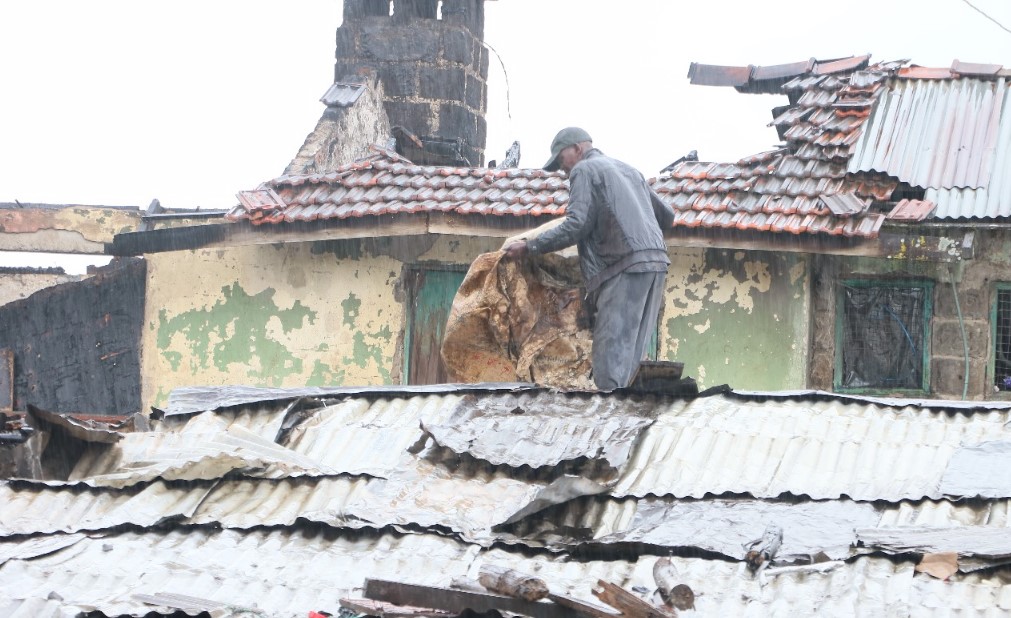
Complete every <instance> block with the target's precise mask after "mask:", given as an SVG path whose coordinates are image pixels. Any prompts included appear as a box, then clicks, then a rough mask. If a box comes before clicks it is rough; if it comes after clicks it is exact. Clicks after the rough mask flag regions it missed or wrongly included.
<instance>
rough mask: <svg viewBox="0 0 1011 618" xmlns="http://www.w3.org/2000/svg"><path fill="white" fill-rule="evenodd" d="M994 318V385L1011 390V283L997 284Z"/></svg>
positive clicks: (996, 387)
mask: <svg viewBox="0 0 1011 618" xmlns="http://www.w3.org/2000/svg"><path fill="white" fill-rule="evenodd" d="M992 315H993V318H992V320H991V323H992V328H993V386H994V390H996V391H1011V284H1006V283H1005V284H1001V285H999V286H997V295H996V299H995V301H994V307H993V314H992Z"/></svg>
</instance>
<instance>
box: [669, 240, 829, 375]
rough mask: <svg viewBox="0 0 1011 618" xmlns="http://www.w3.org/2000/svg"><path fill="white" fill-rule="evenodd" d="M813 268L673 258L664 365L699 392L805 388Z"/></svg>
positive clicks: (747, 254) (792, 260)
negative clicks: (670, 363) (678, 365)
mask: <svg viewBox="0 0 1011 618" xmlns="http://www.w3.org/2000/svg"><path fill="white" fill-rule="evenodd" d="M807 268H808V258H806V257H805V256H802V255H800V254H792V253H781V254H775V253H767V252H760V251H731V250H716V249H708V250H705V249H685V250H672V251H671V268H670V271H669V272H668V274H667V292H666V294H667V297H666V303H665V306H664V308H663V313H662V315H661V317H660V340H659V350H658V352H659V353H658V357H659V358H660V359H666V360H676V361H680V362H683V363H684V364H685V368H684V375H686V376H691V377H693V378H695V379H696V381H697V382H698V383H699V387H700V388H708V387H710V386H716V385H719V384H729V385H730V386H731V387H733V388H737V389H754V390H776V389H799V388H804V387H805V380H806V375H805V374H806V367H807V360H808V347H809V346H808V313H809V309H810V302H809V297H810V293H809V284H808V271H807Z"/></svg>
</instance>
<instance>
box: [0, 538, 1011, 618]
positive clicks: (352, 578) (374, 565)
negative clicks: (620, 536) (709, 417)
mask: <svg viewBox="0 0 1011 618" xmlns="http://www.w3.org/2000/svg"><path fill="white" fill-rule="evenodd" d="M671 560H672V562H673V564H674V566H675V567H676V569H677V572H678V573H679V575H680V576H681V578H682V580H683V581H684V582H685V583H686V584H687V585H689V586H690V587H691V588H692V589H693V590H698V591H705V593H704V594H701V595H697V596H696V599H695V606H696V611H697V612H698V613H699V614H701V615H714V616H715V615H725V616H739V615H767V614H769V613H772V614H775V615H779V614H783V615H813V614H818V615H828V616H853V615H875V616H906V615H909V612H910V610H911V609H912V608H915V607H918V606H919V604H920V603H921V595H920V594H918V591H919V590H920V589H926V590H931V591H935V590H936V589H934V588H932V587H931V586H930V585H929V581H925V580H928V579H929V578H928V577H927V576H926V575H923V574H914V572H913V563H911V562H900V563H897V564H896V563H893V562H891V561H890V560H887V559H881V558H858V559H856V560H855V561H853V562H851V563H844V562H829V563H822V564H815V565H811V566H809V567H793V568H789V569H768V570H767V571H765V572H764V573H763V574H761V575H760V576H757V577H756V576H755V575H753V574H752V573H751V572H750V571H749V570H748V569H747V566H746V565H745V564H744V563H731V562H723V561H714V560H707V559H704V558H680V557H673V558H672V559H671ZM655 561H656V558H655V557H643V558H640V559H638V560H631V561H629V560H621V559H618V560H595V561H589V562H583V561H573V560H571V559H568V558H563V557H558V558H554V557H550V556H531V557H524V556H522V555H519V554H515V553H512V552H508V551H504V550H490V551H485V552H481V551H479V550H478V548H476V547H475V546H472V545H471V546H468V545H463V544H460V543H458V542H456V541H453V540H452V539H448V538H442V537H438V536H435V535H406V536H398V535H391V534H387V535H382V536H358V537H352V536H345V535H336V536H324V535H321V534H320V533H318V532H311V531H309V532H303V533H298V534H290V533H287V532H284V531H253V532H248V533H239V532H235V531H228V530H225V531H220V532H213V531H193V532H191V533H189V534H179V533H177V532H169V533H164V532H149V533H145V534H137V533H122V534H119V535H115V536H110V537H105V538H102V539H94V540H93V539H86V540H84V541H82V542H80V543H78V544H77V545H75V546H73V547H70V548H68V549H66V550H64V551H63V552H60V554H57V555H53V556H50V557H43V558H39V559H36V560H30V561H15V563H16V564H15V563H9V564H10V565H11V566H5V567H4V569H3V571H0V574H3V575H4V576H5V579H4V580H3V581H2V582H0V589H2V590H3V592H4V595H5V598H7V599H10V600H18V599H44V598H46V597H47V596H48V595H49V593H50V591H53V590H59V591H61V592H60V595H61V596H62V597H64V598H65V599H73V600H65V601H64V603H65V605H66V606H70V607H82V608H96V609H98V610H100V611H102V612H104V613H106V614H108V615H120V614H126V615H133V616H142V615H144V614H146V613H147V612H149V611H155V610H156V607H155V606H152V605H149V604H147V603H145V600H148V597H147V596H141V597H140V598H137V597H136V596H135V595H138V594H139V595H182V596H185V597H187V598H190V599H202V600H203V601H204V602H206V603H227V604H229V605H234V606H238V607H250V606H251V605H253V603H251V601H254V600H255V605H256V609H258V610H259V611H261V612H263V613H265V614H266V615H270V616H293V617H294V616H299V618H304V616H305V614H306V613H307V612H306V611H297V610H296V609H295V608H313V607H315V608H320V607H321V606H327V607H335V606H336V605H335V603H336V599H338V598H340V597H341V596H347V595H352V594H354V593H355V592H356V590H360V586H361V585H362V581H363V576H364V575H365V574H368V576H369V577H373V578H377V579H395V580H406V581H410V582H412V583H418V584H427V585H441V586H447V585H448V584H449V583H450V582H451V581H452V580H453V579H454V578H458V577H470V578H472V579H476V575H477V571H478V569H479V568H480V566H481V565H482V564H484V563H488V564H495V565H501V566H505V567H508V568H513V569H516V570H520V571H522V572H527V573H536V574H537V575H538V576H539V577H541V578H543V579H545V580H546V581H549V582H551V584H552V587H553V590H555V591H556V592H560V593H562V594H567V595H570V596H573V597H575V598H578V599H581V600H584V601H594V600H595V599H594V598H593V597H592V595H590V593H589V590H590V588H591V586H592V584H593V583H594V582H596V581H597V579H604V580H606V581H611V582H615V583H617V584H618V585H621V586H624V587H626V588H628V589H632V588H634V587H639V588H641V589H646V590H652V589H653V588H654V587H655V584H654V583H653V579H652V568H653V563H654V562H655ZM112 565H116V567H115V568H112ZM348 565H354V568H348ZM212 574H213V575H212ZM917 582H922V585H921V586H919V587H917V586H915V585H914V584H915V583H917ZM959 583H961V584H963V585H971V590H973V592H970V590H968V589H965V588H962V589H961V590H962V591H963V592H962V594H961V595H955V596H954V598H948V599H946V600H945V601H946V607H951V608H956V609H965V610H968V609H973V608H974V606H975V604H976V603H977V599H978V598H980V596H988V597H989V598H990V599H991V603H990V604H989V605H988V606H987V607H989V608H991V609H994V610H1001V609H1002V610H1005V611H1006V610H1008V609H1011V602H1009V601H1008V599H1007V595H1008V592H1009V587H1008V585H1007V584H1005V583H1004V582H1002V581H1000V580H999V578H994V577H992V576H991V577H985V576H966V577H965V579H963V580H962V581H961V582H959ZM948 585H949V588H950V587H951V584H948ZM954 592H955V591H954V590H953V591H952V593H953V595H954ZM935 593H936V592H935ZM359 594H360V592H359ZM1002 599H1003V600H1002ZM167 609H168V608H167ZM162 611H163V613H167V612H166V611H165V610H162Z"/></svg>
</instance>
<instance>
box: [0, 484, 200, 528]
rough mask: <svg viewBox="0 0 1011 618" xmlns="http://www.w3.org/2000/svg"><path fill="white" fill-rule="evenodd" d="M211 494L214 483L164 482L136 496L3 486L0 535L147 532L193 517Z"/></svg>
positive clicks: (0, 488)
mask: <svg viewBox="0 0 1011 618" xmlns="http://www.w3.org/2000/svg"><path fill="white" fill-rule="evenodd" d="M210 490H211V486H210V484H206V485H204V486H203V487H200V486H196V487H192V486H190V487H179V486H172V487H169V486H167V485H166V484H165V483H164V482H161V481H156V482H154V483H151V484H150V485H147V486H145V487H144V488H142V489H140V490H135V491H104V490H100V489H92V488H89V487H66V488H61V489H55V488H50V487H47V486H45V485H30V484H18V485H12V484H9V483H3V484H0V501H2V503H3V504H4V508H3V509H0V536H14V535H21V534H23V535H30V534H38V533H52V532H77V531H80V530H106V529H109V528H114V527H116V526H122V525H126V524H129V525H134V526H141V527H145V528H146V527H149V526H154V525H156V524H159V523H162V522H164V521H167V520H169V519H182V518H185V517H189V516H190V515H192V514H193V513H194V512H195V511H196V508H197V505H198V504H200V502H201V500H203V499H204V498H205V497H206V496H207V494H208V492H210Z"/></svg>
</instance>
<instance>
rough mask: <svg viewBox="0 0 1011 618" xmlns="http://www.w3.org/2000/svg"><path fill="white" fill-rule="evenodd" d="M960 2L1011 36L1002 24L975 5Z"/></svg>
mask: <svg viewBox="0 0 1011 618" xmlns="http://www.w3.org/2000/svg"><path fill="white" fill-rule="evenodd" d="M962 2H964V3H966V4H968V5H969V6H970V7H971V8H972V9H973V10H974V11H976V12H977V13H979V14H980V15H982V16H983V17H986V18H987V19H989V20H990V21H992V22H993V23H995V24H997V26H998V27H1000V29H1001V30H1003V31H1004V32H1007V33H1008V34H1011V30H1009V29H1008V27H1007V26H1005V25H1004V24H1002V23H1000V22H999V21H997V20H996V19H994V18H993V17H990V16H989V15H988V14H987V13H986V11H984V10H983V9H981V8H979V7H978V6H976V5H975V4H973V3H971V2H969V0H962Z"/></svg>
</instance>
